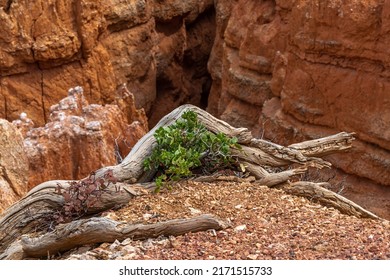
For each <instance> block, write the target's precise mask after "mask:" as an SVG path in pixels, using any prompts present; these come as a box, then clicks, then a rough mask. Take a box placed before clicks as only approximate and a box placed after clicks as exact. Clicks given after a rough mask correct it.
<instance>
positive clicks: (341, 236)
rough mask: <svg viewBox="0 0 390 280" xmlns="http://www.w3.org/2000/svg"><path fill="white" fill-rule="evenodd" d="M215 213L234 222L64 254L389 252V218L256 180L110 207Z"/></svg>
mask: <svg viewBox="0 0 390 280" xmlns="http://www.w3.org/2000/svg"><path fill="white" fill-rule="evenodd" d="M200 214H213V215H215V216H217V217H219V218H222V219H226V220H228V221H230V223H231V227H230V228H227V229H225V230H221V231H214V230H209V231H205V232H198V233H188V234H185V235H183V236H178V237H172V236H171V237H159V238H156V239H148V240H144V241H133V240H130V239H126V240H124V241H122V242H119V241H115V242H114V243H112V244H108V243H104V244H101V245H100V246H99V247H88V246H86V247H83V248H79V249H77V250H73V251H71V252H68V253H67V254H64V255H63V256H62V257H61V259H141V260H145V259H154V260H156V259H170V260H173V259H175V260H176V259H179V260H183V259H202V260H209V259H233V260H240V259H251V260H255V259H261V260H264V259H272V260H277V259H282V260H287V259H298V260H317V259H362V260H373V259H390V223H389V221H378V220H370V219H359V218H356V217H353V216H347V215H343V214H341V213H340V212H339V211H338V210H336V209H333V208H327V207H324V206H321V205H319V204H317V203H314V202H311V201H310V200H308V199H306V198H302V197H296V196H292V195H289V194H286V193H285V192H283V191H282V190H277V189H272V188H268V187H265V186H261V185H259V184H256V183H248V182H242V183H240V182H217V183H198V182H181V183H178V184H177V185H175V186H174V188H173V189H172V190H163V191H161V192H160V193H158V194H154V193H150V194H145V195H143V196H139V197H136V198H135V199H133V200H132V201H131V202H130V203H129V205H128V206H126V207H124V208H122V209H120V210H117V211H112V212H108V213H105V215H106V216H109V217H110V218H112V219H114V220H118V221H127V222H129V223H156V222H160V221H166V220H169V219H176V218H188V217H194V216H197V215H200Z"/></svg>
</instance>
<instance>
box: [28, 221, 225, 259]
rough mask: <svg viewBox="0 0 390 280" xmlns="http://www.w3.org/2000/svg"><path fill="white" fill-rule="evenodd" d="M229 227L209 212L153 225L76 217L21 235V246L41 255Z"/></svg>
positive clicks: (36, 255) (32, 255)
mask: <svg viewBox="0 0 390 280" xmlns="http://www.w3.org/2000/svg"><path fill="white" fill-rule="evenodd" d="M227 227H229V223H228V222H227V221H222V220H220V219H218V218H216V217H214V216H212V215H201V216H198V217H194V218H189V219H175V220H169V221H166V222H160V223H155V224H127V223H124V222H116V221H113V220H110V219H107V218H91V219H87V220H77V221H73V222H71V223H68V224H65V225H60V226H58V227H57V228H56V230H55V231H54V232H49V233H46V234H44V235H41V236H39V237H36V238H30V237H27V236H26V237H22V242H21V244H22V248H23V252H24V253H25V254H26V256H29V257H36V258H39V257H44V256H48V255H54V254H56V253H58V252H61V251H67V250H69V249H72V248H74V247H77V246H81V245H85V244H95V243H103V242H114V241H115V240H119V241H123V240H125V239H126V238H131V239H133V240H140V239H147V238H153V237H158V236H177V235H182V234H185V233H188V232H198V231H205V230H209V229H214V230H221V229H225V228H227Z"/></svg>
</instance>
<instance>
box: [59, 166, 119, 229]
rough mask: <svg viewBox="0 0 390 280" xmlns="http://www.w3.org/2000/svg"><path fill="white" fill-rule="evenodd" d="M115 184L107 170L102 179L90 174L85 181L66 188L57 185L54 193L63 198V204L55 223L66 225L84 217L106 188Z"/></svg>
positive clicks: (71, 183)
mask: <svg viewBox="0 0 390 280" xmlns="http://www.w3.org/2000/svg"><path fill="white" fill-rule="evenodd" d="M116 182H117V179H116V178H115V177H114V176H113V171H112V170H108V171H106V173H105V174H104V176H103V178H96V177H95V173H94V172H92V173H91V174H90V175H89V177H88V178H86V179H83V180H80V181H73V182H70V186H69V187H68V188H64V187H62V186H61V184H57V188H56V192H57V193H58V194H60V195H62V196H63V198H64V200H65V203H64V205H63V207H62V209H61V210H60V211H59V213H57V214H56V215H55V221H56V223H57V224H59V223H67V222H70V221H73V220H76V219H78V218H80V217H82V216H84V215H85V214H86V213H87V212H88V209H90V208H91V207H92V206H94V205H95V204H96V203H97V202H98V201H99V199H100V198H101V196H102V194H103V192H105V191H107V188H108V186H109V185H110V184H116ZM117 191H118V189H117Z"/></svg>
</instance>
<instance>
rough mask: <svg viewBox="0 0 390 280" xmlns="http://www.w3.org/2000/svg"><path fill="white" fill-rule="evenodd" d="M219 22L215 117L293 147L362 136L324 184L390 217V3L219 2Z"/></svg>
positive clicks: (213, 69)
mask: <svg viewBox="0 0 390 280" xmlns="http://www.w3.org/2000/svg"><path fill="white" fill-rule="evenodd" d="M216 19H217V20H216V22H217V36H216V41H215V43H214V47H213V50H212V54H211V56H210V61H209V70H210V73H211V75H212V77H213V86H212V90H211V93H210V99H209V100H210V103H209V107H208V109H209V111H210V112H213V113H214V114H216V115H218V116H220V117H221V118H222V119H224V120H226V121H229V122H230V123H232V124H235V125H244V126H248V127H250V128H252V130H253V132H254V134H255V135H257V136H259V137H266V138H268V139H271V140H273V141H275V142H277V143H281V144H284V145H288V144H291V143H292V142H296V141H300V140H304V139H308V138H316V137H322V136H325V135H326V134H329V133H335V132H338V131H343V130H344V131H348V132H356V138H357V141H356V144H355V147H354V149H353V150H351V151H350V152H348V153H345V154H341V155H335V156H331V157H329V160H330V161H331V162H332V163H333V165H334V166H336V167H337V168H338V171H337V172H335V171H330V172H325V175H324V176H322V178H317V179H319V180H324V179H326V180H330V181H331V182H334V183H337V182H338V183H337V186H335V190H336V191H340V192H341V193H342V194H344V195H346V196H347V197H349V198H351V199H353V200H354V201H356V202H358V203H360V204H361V205H363V206H365V207H367V208H369V209H371V210H372V211H374V212H376V213H378V214H379V215H382V216H385V217H387V218H390V173H389V171H390V141H389V140H390V93H389V90H390V79H389V77H390V76H389V69H390V68H389V66H390V65H389V62H390V60H389V57H390V56H389V54H390V51H389V48H388V46H389V40H390V33H389V31H390V3H388V1H376V0H368V1H354V0H348V1H341V0H331V1H320V0H315V1H307V0H306V1H304V0H297V1H256V0H236V1H234V0H218V1H216ZM310 176H311V178H314V177H317V176H318V174H313V173H312V174H311V175H310Z"/></svg>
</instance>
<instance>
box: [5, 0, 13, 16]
mask: <svg viewBox="0 0 390 280" xmlns="http://www.w3.org/2000/svg"><path fill="white" fill-rule="evenodd" d="M13 2H14V1H13V0H8V1H7V3H5V6H4V7H3V10H4V12H6V13H7V14H9V13H10V11H11V6H12V3H13Z"/></svg>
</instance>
